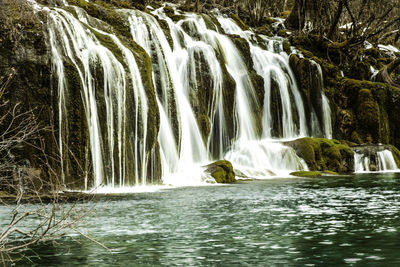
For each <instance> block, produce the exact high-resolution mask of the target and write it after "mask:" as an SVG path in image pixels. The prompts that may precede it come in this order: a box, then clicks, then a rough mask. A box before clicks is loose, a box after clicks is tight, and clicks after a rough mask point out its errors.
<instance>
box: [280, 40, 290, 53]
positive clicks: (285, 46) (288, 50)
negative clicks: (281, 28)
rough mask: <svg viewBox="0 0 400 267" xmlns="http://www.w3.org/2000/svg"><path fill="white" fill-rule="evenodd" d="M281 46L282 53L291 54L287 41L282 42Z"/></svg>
mask: <svg viewBox="0 0 400 267" xmlns="http://www.w3.org/2000/svg"><path fill="white" fill-rule="evenodd" d="M282 45H283V51H285V52H286V53H288V54H290V53H291V52H292V51H291V49H290V42H289V41H288V40H283V42H282Z"/></svg>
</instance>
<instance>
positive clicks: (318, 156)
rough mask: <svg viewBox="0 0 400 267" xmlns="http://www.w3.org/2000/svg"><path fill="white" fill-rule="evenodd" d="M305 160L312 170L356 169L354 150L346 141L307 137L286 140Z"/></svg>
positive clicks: (339, 171) (347, 170) (343, 171)
mask: <svg viewBox="0 0 400 267" xmlns="http://www.w3.org/2000/svg"><path fill="white" fill-rule="evenodd" d="M286 145H288V146H290V147H292V148H293V149H294V150H295V151H296V153H297V155H298V156H299V157H301V158H303V159H304V160H305V162H306V163H307V165H308V167H309V168H310V170H311V171H331V172H337V173H349V172H353V171H354V158H353V156H354V152H353V151H352V150H351V149H350V147H349V145H348V144H347V143H345V142H340V141H338V140H334V139H333V140H331V139H326V138H311V137H305V138H301V139H297V140H294V141H290V142H286Z"/></svg>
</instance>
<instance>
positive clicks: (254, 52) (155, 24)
mask: <svg viewBox="0 0 400 267" xmlns="http://www.w3.org/2000/svg"><path fill="white" fill-rule="evenodd" d="M67 10H68V11H67ZM47 12H48V14H49V18H50V20H49V23H48V25H49V36H50V45H51V49H52V51H51V53H52V61H53V73H54V75H55V77H56V78H57V86H58V96H59V106H58V109H59V111H60V112H59V118H58V121H59V128H60V133H59V141H60V150H61V153H62V154H63V153H65V154H66V153H67V150H68V142H69V139H68V138H69V135H70V133H69V131H68V127H69V125H70V122H69V118H70V117H69V112H70V111H69V105H70V100H69V99H70V97H71V94H77V93H76V92H72V89H71V86H69V83H70V81H69V80H68V79H70V78H71V77H70V76H68V75H67V70H68V71H70V68H71V66H72V68H73V71H74V72H76V73H77V75H76V77H77V78H78V80H79V83H80V87H81V88H80V89H77V88H75V89H74V90H75V91H76V90H78V91H79V90H80V91H79V95H80V96H81V100H82V102H83V107H84V114H85V118H86V124H87V128H88V143H89V144H88V151H87V155H86V160H87V162H89V163H86V165H88V166H89V167H88V169H91V170H92V171H93V176H94V179H95V182H93V183H90V182H88V181H86V185H89V186H90V185H93V186H100V185H102V184H106V185H110V186H125V185H132V184H142V185H144V184H145V183H146V179H147V178H148V177H147V176H148V175H149V173H148V170H149V164H150V163H151V164H154V162H153V161H156V160H157V157H156V156H155V155H153V154H157V153H155V152H154V150H153V151H152V152H151V153H150V152H149V149H148V140H147V136H148V131H147V129H148V127H149V124H148V121H149V116H148V114H149V111H150V110H151V109H152V108H153V107H152V106H149V103H148V102H149V101H148V97H149V96H148V94H147V93H146V90H147V89H148V88H145V87H144V82H143V79H144V78H143V77H141V72H140V68H139V66H138V64H137V63H136V58H135V54H134V52H135V51H132V49H131V48H128V46H127V45H125V43H124V42H123V41H121V40H120V39H119V38H118V37H117V36H116V35H114V34H111V33H110V32H113V31H112V30H110V26H109V25H107V24H106V23H104V22H101V21H100V20H97V19H95V18H93V17H91V16H89V15H88V14H87V13H86V12H85V11H84V10H83V9H80V8H78V7H74V6H71V7H69V8H68V9H65V10H64V9H63V8H51V9H49V10H47ZM116 12H117V14H118V15H119V16H121V17H123V18H124V21H125V22H126V23H127V24H128V26H129V29H130V33H131V36H125V38H131V39H133V41H134V42H135V44H138V45H139V46H141V47H142V48H143V49H144V50H145V51H146V53H147V54H148V55H149V56H150V59H151V63H152V82H153V84H154V90H155V98H156V99H155V103H156V105H157V106H158V107H157V108H158V109H157V111H158V112H159V116H160V125H159V132H158V140H157V141H156V142H157V144H155V146H154V147H157V149H159V159H160V161H161V168H162V176H163V182H164V183H166V184H194V183H198V182H201V181H202V179H203V178H202V177H201V176H202V167H201V166H203V165H206V164H207V163H209V162H210V161H212V160H216V159H221V158H226V159H228V160H230V161H231V162H232V163H233V166H234V167H235V168H237V169H238V171H239V172H240V173H241V175H244V176H247V177H259V178H263V177H266V176H271V175H280V176H281V175H288V174H289V173H290V172H291V171H293V170H299V169H307V166H306V164H305V163H304V161H303V160H302V159H300V158H299V157H298V156H297V155H296V153H295V152H294V150H293V149H292V148H289V147H287V146H285V145H283V144H282V143H281V142H282V141H284V140H290V139H295V138H299V137H303V136H313V135H317V134H316V133H315V132H316V131H317V130H316V129H317V128H318V127H319V128H323V132H324V135H325V136H326V137H328V138H331V137H332V127H331V121H330V108H329V102H328V99H327V98H326V96H325V95H324V94H323V93H322V95H321V98H322V107H323V108H322V109H323V111H324V114H323V125H322V126H320V124H321V123H319V122H318V120H317V119H315V121H316V122H315V125H316V126H314V127H311V128H310V127H309V126H308V124H307V118H306V116H305V109H304V104H303V100H302V96H301V94H300V92H299V89H298V88H297V85H296V81H295V78H294V74H293V72H292V70H291V69H290V67H289V65H288V55H287V54H286V53H285V52H283V50H282V40H280V39H279V38H267V37H265V36H262V35H261V36H259V37H260V38H258V39H257V40H256V39H255V38H253V37H254V34H253V33H252V32H250V31H242V30H241V29H240V28H239V27H238V26H237V25H236V24H235V23H234V22H233V21H232V20H230V19H227V18H224V17H222V16H218V17H217V20H212V19H207V18H206V17H205V16H201V15H198V14H193V13H180V12H178V11H176V10H175V13H176V15H179V17H180V19H179V20H178V21H173V20H172V19H171V18H170V17H169V16H167V14H165V12H164V9H163V8H159V9H156V10H153V11H152V12H151V13H152V14H149V13H145V12H141V11H138V10H128V9H121V10H116ZM206 20H207V21H206ZM103 24H104V25H103ZM221 26H222V29H221ZM223 31H224V32H225V33H227V34H234V35H236V36H240V37H241V38H243V39H244V40H245V41H246V42H247V43H248V44H249V48H250V55H251V59H252V62H253V63H254V66H248V65H246V62H245V60H244V58H243V56H242V53H241V51H240V50H239V49H238V48H237V47H236V45H235V43H234V42H233V40H232V39H231V37H229V36H228V35H226V34H225V33H224V32H223ZM110 46H111V47H112V49H111V48H110ZM315 64H316V63H315ZM318 66H319V65H318ZM250 68H254V70H251V69H250ZM255 74H258V75H259V77H261V79H262V80H263V81H264V88H263V89H264V91H263V92H264V98H260V95H259V94H258V92H259V91H257V90H258V89H259V88H256V87H255V84H254V83H253V80H252V79H253V76H254V75H255ZM252 75H253V76H252ZM320 75H321V77H320V79H321V82H322V72H320ZM321 86H322V84H321ZM312 112H313V113H315V111H312ZM258 113H260V114H258ZM312 117H313V118H316V117H317V116H316V115H315V114H314V115H312ZM319 131H320V132H322V131H321V130H319ZM63 165H65V166H64V167H63V169H67V167H66V166H67V164H64V163H63ZM87 179H89V177H87Z"/></svg>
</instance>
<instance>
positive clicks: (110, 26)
mask: <svg viewBox="0 0 400 267" xmlns="http://www.w3.org/2000/svg"><path fill="white" fill-rule="evenodd" d="M69 2H70V4H73V5H77V6H79V7H81V8H82V9H84V10H85V11H86V12H87V13H88V14H89V15H90V16H91V17H93V18H97V19H99V20H101V21H102V25H96V26H101V27H102V29H103V30H107V31H108V32H111V33H113V34H115V35H116V36H117V37H118V39H119V40H120V41H121V43H122V44H123V45H124V46H125V47H126V48H128V49H129V50H130V51H131V52H132V54H133V55H134V57H135V60H136V63H137V65H138V69H139V71H140V77H141V83H142V85H143V88H144V89H145V93H146V100H147V106H148V110H147V116H146V117H147V123H146V125H147V129H138V130H139V132H141V133H143V132H144V131H145V130H146V132H147V136H146V155H141V157H142V159H144V160H146V161H147V163H146V166H148V170H147V171H148V173H149V174H152V175H148V176H147V177H148V180H149V182H160V179H161V165H160V160H159V158H160V155H159V149H158V148H159V146H158V140H157V137H158V131H159V126H160V116H159V110H158V105H157V102H156V95H155V89H154V84H153V79H152V62H151V59H150V57H149V55H148V54H147V53H146V51H145V50H144V49H143V48H142V47H140V46H139V45H138V44H137V43H135V42H134V41H133V40H132V38H131V37H130V36H131V34H130V29H129V24H128V21H127V20H126V18H125V17H124V16H123V14H121V13H119V12H117V11H116V10H115V9H114V8H113V7H111V6H108V5H107V4H104V3H103V2H101V3H100V2H96V3H97V4H93V3H90V2H86V1H79V0H71V1H69ZM95 23H97V24H98V23H99V22H98V21H97V22H95ZM92 32H93V33H94V34H95V35H96V37H97V38H98V39H99V40H100V42H101V43H102V45H103V46H105V47H107V48H108V49H109V50H110V51H112V52H113V54H114V55H115V56H116V58H117V59H118V61H119V62H120V63H121V64H123V65H124V66H125V69H128V66H127V65H126V64H127V62H125V60H124V58H123V55H122V51H121V50H120V49H119V48H118V47H117V45H116V44H115V43H114V42H113V41H112V40H111V39H110V38H109V37H107V36H105V35H102V34H100V33H97V32H96V31H94V30H92ZM99 77H101V75H99ZM98 80H101V79H98ZM129 82H130V83H134V82H137V81H129ZM128 87H130V85H129V86H128ZM99 88H101V85H100V86H99ZM96 94H101V92H100V91H99V92H96ZM98 99H99V101H97V102H98V103H100V104H101V101H100V99H102V97H101V95H100V96H98ZM126 99H127V101H126V105H127V106H126V109H127V111H128V112H127V116H128V118H127V121H135V120H136V119H137V118H135V117H134V116H135V115H134V114H135V108H134V105H135V104H137V103H135V96H134V94H133V91H132V90H127V93H126ZM99 108H100V111H101V105H100V106H99ZM103 127H105V126H104V125H103ZM126 127H127V128H126V133H127V136H130V134H129V133H132V132H135V129H134V128H133V127H134V125H133V124H131V123H128V124H127V125H126ZM103 132H106V129H103ZM82 141H83V140H82ZM134 142H136V141H135V140H133V139H131V138H127V140H126V143H125V145H124V147H123V149H124V150H125V155H126V157H127V158H126V159H127V160H126V162H127V165H126V167H125V168H126V169H125V170H117V171H124V172H125V173H126V174H127V177H128V181H127V184H131V185H132V184H133V183H134V182H133V181H134V180H135V177H134V176H135V173H134V172H133V171H134V170H135V166H134V162H135V158H136V157H137V156H138V155H135V154H134V151H135V149H134V147H135V143H134ZM83 145H85V144H84V143H82V146H83ZM104 149H106V148H104ZM105 153H107V151H105ZM114 160H117V159H114ZM116 162H117V161H116ZM105 164H107V163H105Z"/></svg>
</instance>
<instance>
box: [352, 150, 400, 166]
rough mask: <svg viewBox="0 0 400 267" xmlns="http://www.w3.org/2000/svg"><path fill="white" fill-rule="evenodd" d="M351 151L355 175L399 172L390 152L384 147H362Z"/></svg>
mask: <svg viewBox="0 0 400 267" xmlns="http://www.w3.org/2000/svg"><path fill="white" fill-rule="evenodd" d="M353 151H354V169H355V173H368V172H397V171H400V170H399V168H398V166H397V164H396V161H395V159H394V156H393V153H392V151H391V150H390V148H389V147H387V146H385V145H363V146H360V147H355V148H353Z"/></svg>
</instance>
